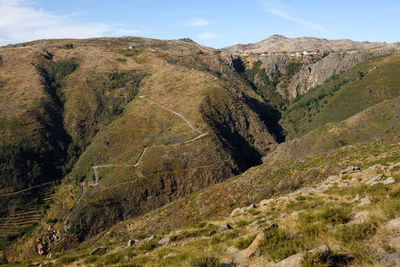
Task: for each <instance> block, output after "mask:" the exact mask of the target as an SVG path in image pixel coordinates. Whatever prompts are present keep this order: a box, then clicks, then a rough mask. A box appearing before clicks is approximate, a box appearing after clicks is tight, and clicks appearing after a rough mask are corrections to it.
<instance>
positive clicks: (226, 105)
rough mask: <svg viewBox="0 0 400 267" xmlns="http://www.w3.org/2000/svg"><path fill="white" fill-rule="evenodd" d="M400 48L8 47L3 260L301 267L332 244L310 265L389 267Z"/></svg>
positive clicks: (179, 43)
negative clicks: (42, 248)
mask: <svg viewBox="0 0 400 267" xmlns="http://www.w3.org/2000/svg"><path fill="white" fill-rule="evenodd" d="M399 51H400V44H399V43H392V44H385V43H370V42H354V41H351V40H334V41H331V40H326V39H318V38H311V37H302V38H286V37H284V36H281V35H273V36H271V37H269V38H267V39H265V40H263V41H260V42H258V43H255V44H248V45H234V46H231V47H227V48H224V49H221V50H216V49H212V48H208V47H204V46H201V45H199V44H197V43H195V42H193V41H192V40H190V39H181V40H155V39H146V38H138V37H121V38H94V39H58V40H39V41H33V42H28V43H23V44H17V45H9V46H5V47H0V135H1V136H0V138H1V139H0V140H1V143H0V171H1V176H0V184H1V188H0V207H1V210H0V229H1V236H0V237H1V238H2V239H1V246H0V249H1V250H2V251H3V261H4V262H6V261H10V262H11V261H14V262H16V261H19V262H22V264H31V263H32V264H41V263H46V262H47V263H52V264H58V265H67V264H72V265H73V264H83V265H115V266H120V265H122V266H124V265H128V264H134V266H141V265H144V266H216V265H217V264H219V263H230V262H232V264H237V265H238V264H246V266H252V264H261V265H260V266H274V265H273V264H274V263H277V262H279V261H281V260H285V259H286V260H287V258H289V257H291V256H293V255H297V256H296V257H297V258H296V259H297V260H296V264H297V265H287V262H286V263H285V262H283V263H281V266H299V265H300V261H301V259H303V261H305V260H311V259H309V258H307V257H309V256H304V255H303V254H302V253H304V252H306V251H309V250H311V249H313V248H316V247H319V246H321V245H327V246H329V247H330V248H328V249H326V247H324V249H323V251H322V250H321V251H322V252H321V253H322V254H321V255H319V254H315V253H314V252H315V251H314V252H313V253H314V254H313V253H311V254H310V255H312V256H313V257H314V256H315V257H316V259H315V260H318V262H321V263H327V262H330V261H335V263H337V264H342V263H343V262H345V263H346V264H350V265H351V264H354V265H357V264H361V265H362V264H366V263H368V264H381V265H388V264H389V263H388V262H390V260H393V257H394V258H395V257H396V256H395V255H392V254H395V253H398V249H399V247H398V243H396V242H397V241H396V239H395V238H396V236H395V235H394V232H393V231H397V230H400V229H398V228H396V227H397V226H396V227H395V228H394V229H395V230H393V229H391V230H388V228H387V227H386V225H387V224H388V222H390V220H392V219H396V218H397V217H398V216H400V209H399V208H398V207H400V205H399V200H398V190H399V187H398V182H399V179H400V176H399V175H400V174H399V171H400V167H399V165H398V162H399V158H400V154H399V151H400V148H399V143H398V140H399V138H400V122H399V120H400V113H399V110H400V109H399V97H400V80H399V77H400V75H399V74H400V54H399ZM296 52H297V53H296ZM396 164H397V165H396ZM343 170H347V171H343ZM333 175H335V176H333ZM336 175H337V176H336ZM378 176H379V177H378ZM332 177H333V178H332ZM377 177H378V178H377ZM372 179H375V180H373V181H372ZM370 181H372V182H370ZM369 182H370V183H369ZM310 192H312V193H310ZM336 196H340V197H336ZM357 196H358V200H355V201H352V200H353V199H356V197H357ZM361 198H362V199H365V198H368V200H369V202H368V201H367V202H368V203H367V204H363V205H361V203H360V201H361V200H360V199H361ZM260 201H261V202H260ZM263 203H264V204H263ZM266 203H267V204H266ZM268 203H269V204H268ZM272 203H275V204H272ZM362 203H364V202H362ZM250 204H251V205H250ZM256 204H257V205H256ZM359 204H360V205H359ZM233 211H235V212H233ZM232 212H233V213H232ZM296 212H297V213H296ZM360 212H361V213H362V214H364V215H362V216H364V217H363V220H362V221H357V222H356V223H354V221H355V219H354V218H358V217H357V216H361V215H360ZM301 213H304V216H303V215H300V214H301ZM293 214H294V215H293ZM365 214H367V215H365ZM231 215H232V216H231ZM392 223H393V222H392ZM226 224H229V226H228V225H226ZM49 226H50V228H49ZM312 229H315V231H314V230H312ZM396 229H397V230H396ZM390 231H392V232H390ZM54 232H55V236H54ZM351 233H353V234H354V235H355V236H353V235H352V234H351ZM383 233H387V235H386V236H387V238H386V239H384V238H383V237H382V236H383V235H384V234H383ZM256 236H257V237H256ZM347 238H350V239H347ZM36 239H40V241H38V242H39V243H35V242H36V241H35V240H36ZM271 240H274V241H271ZM301 240H303V241H301ZM377 240H378V241H377ZM271 242H275V243H271ZM38 244H42V245H43V246H45V248H46V252H45V254H46V255H51V256H48V258H45V257H44V256H40V257H39V256H38V255H37V251H35V248H36V250H37V246H38ZM127 244H128V245H127ZM285 244H286V245H285ZM371 244H372V245H371ZM386 245H387V246H386ZM361 250H362V251H363V253H361V254H362V255H361V254H360V253H358V252H357V251H361ZM393 251H395V252H393ZM357 253H358V254H357ZM379 253H380V254H379ZM307 255H308V254H307ZM338 255H340V256H338ZM365 255H372V256H365ZM398 256H399V257H398V258H400V254H399V255H398ZM293 257H294V256H293ZM388 257H389V258H388ZM390 257H392V258H390ZM28 259H30V261H29V262H26V260H28ZM395 259H396V258H395ZM203 263H204V264H208V265H201V264H203ZM135 264H136V265H135ZM196 264H197V265H196ZM199 264H200V265H199ZM213 264H214V265H213ZM285 264H286V265H285ZM232 266H234V265H232ZM306 266H308V265H306Z"/></svg>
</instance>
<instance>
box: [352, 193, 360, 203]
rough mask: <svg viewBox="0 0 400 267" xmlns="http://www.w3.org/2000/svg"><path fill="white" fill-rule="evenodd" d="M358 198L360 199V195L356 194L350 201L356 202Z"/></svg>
mask: <svg viewBox="0 0 400 267" xmlns="http://www.w3.org/2000/svg"><path fill="white" fill-rule="evenodd" d="M360 200H361V198H360V196H359V195H357V196H356V197H355V198H353V200H352V201H351V202H352V203H354V202H358V201H360Z"/></svg>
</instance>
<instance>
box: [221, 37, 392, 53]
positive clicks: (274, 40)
mask: <svg viewBox="0 0 400 267" xmlns="http://www.w3.org/2000/svg"><path fill="white" fill-rule="evenodd" d="M382 45H384V44H383V43H372V42H356V41H352V40H348V39H341V40H327V39H322V38H313V37H299V38H287V37H285V36H282V35H278V34H274V35H272V36H270V37H268V38H267V39H265V40H262V41H260V42H257V43H254V44H238V45H234V46H230V47H226V48H224V49H223V50H224V51H238V50H245V51H249V52H253V53H271V52H280V51H286V52H292V51H309V50H313V49H319V50H322V51H344V50H360V49H371V48H377V47H379V46H382ZM389 45H391V44H389Z"/></svg>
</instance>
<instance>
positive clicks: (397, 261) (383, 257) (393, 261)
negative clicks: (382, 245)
mask: <svg viewBox="0 0 400 267" xmlns="http://www.w3.org/2000/svg"><path fill="white" fill-rule="evenodd" d="M378 259H379V260H380V261H381V262H382V263H384V266H399V265H400V254H399V253H397V252H395V253H386V252H380V253H378Z"/></svg>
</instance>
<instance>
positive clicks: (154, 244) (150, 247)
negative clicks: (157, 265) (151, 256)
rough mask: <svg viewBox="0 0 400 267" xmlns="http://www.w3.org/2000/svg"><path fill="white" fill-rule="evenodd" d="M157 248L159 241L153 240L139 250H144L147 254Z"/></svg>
mask: <svg viewBox="0 0 400 267" xmlns="http://www.w3.org/2000/svg"><path fill="white" fill-rule="evenodd" d="M156 247H157V240H152V241H149V242H146V243H143V244H142V245H140V247H139V250H143V251H145V252H147V251H151V250H153V249H155V248H156Z"/></svg>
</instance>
